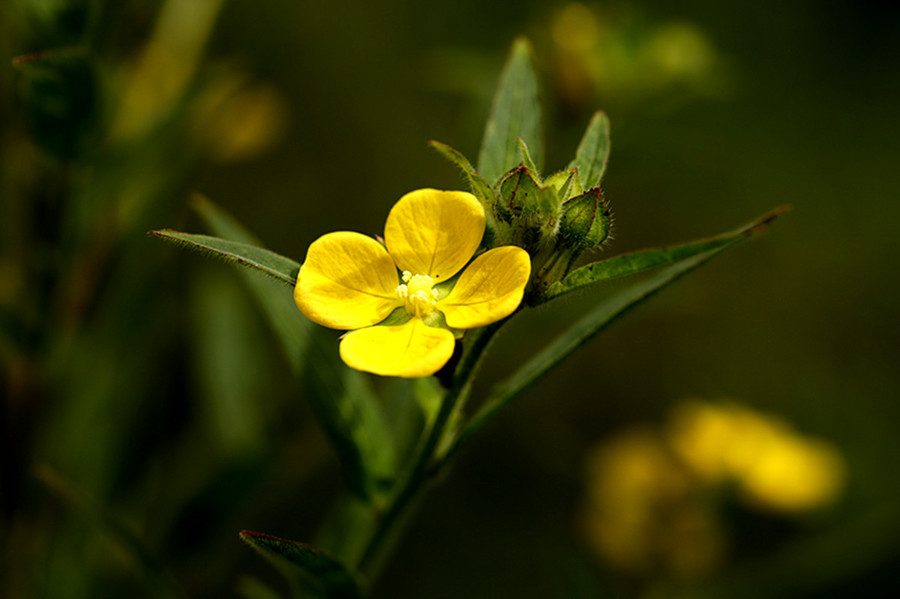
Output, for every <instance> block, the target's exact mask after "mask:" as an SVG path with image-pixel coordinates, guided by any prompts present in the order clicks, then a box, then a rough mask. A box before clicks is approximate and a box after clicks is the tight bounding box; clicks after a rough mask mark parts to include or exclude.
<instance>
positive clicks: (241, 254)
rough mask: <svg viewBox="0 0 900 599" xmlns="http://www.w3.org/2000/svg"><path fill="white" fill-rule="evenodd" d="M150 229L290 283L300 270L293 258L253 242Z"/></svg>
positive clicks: (171, 239)
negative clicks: (247, 242)
mask: <svg viewBox="0 0 900 599" xmlns="http://www.w3.org/2000/svg"><path fill="white" fill-rule="evenodd" d="M150 233H151V234H152V235H156V236H157V237H160V238H162V239H165V240H167V241H172V242H174V243H177V244H180V245H184V246H186V247H189V248H191V249H195V250H199V251H201V252H204V253H207V254H211V255H213V256H217V257H219V258H224V259H225V260H227V261H230V262H234V263H236V264H240V265H242V266H249V267H251V268H255V269H257V270H259V271H260V272H263V273H265V274H267V275H269V276H270V277H274V278H276V279H278V280H279V281H281V282H283V283H286V284H288V285H294V283H296V281H297V273H298V272H299V271H300V264H299V263H297V262H295V261H294V260H291V259H290V258H286V257H284V256H281V255H280V254H276V253H275V252H273V251H270V250H267V249H264V248H261V247H256V246H254V245H249V244H246V243H240V242H237V241H228V240H227V239H221V238H219V237H211V236H209V235H195V234H191V233H181V232H180V231H173V230H171V229H161V230H159V231H150Z"/></svg>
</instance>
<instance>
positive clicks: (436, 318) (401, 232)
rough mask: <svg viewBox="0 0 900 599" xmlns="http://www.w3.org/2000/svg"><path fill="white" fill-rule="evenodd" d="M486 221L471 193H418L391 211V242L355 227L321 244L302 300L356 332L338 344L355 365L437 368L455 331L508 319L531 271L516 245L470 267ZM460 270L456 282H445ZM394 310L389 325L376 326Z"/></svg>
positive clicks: (309, 311)
mask: <svg viewBox="0 0 900 599" xmlns="http://www.w3.org/2000/svg"><path fill="white" fill-rule="evenodd" d="M484 223H485V216H484V208H482V206H481V204H480V203H479V202H478V200H477V199H476V198H475V197H474V196H473V195H471V194H469V193H466V192H462V191H438V190H435V189H420V190H417V191H413V192H410V193H408V194H406V195H405V196H403V197H402V198H400V200H399V201H398V202H397V203H396V204H395V205H394V207H393V208H392V209H391V212H390V214H388V218H387V223H386V224H385V230H384V245H382V244H381V243H379V242H378V241H376V240H374V239H372V238H371V237H367V236H366V235H362V234H361V233H352V232H349V231H338V232H336V233H328V234H326V235H323V236H322V237H320V238H319V239H317V240H316V241H314V242H313V243H312V245H310V246H309V251H308V252H307V255H306V262H304V264H303V266H302V267H301V268H300V274H299V276H298V277H297V285H296V287H295V288H294V300H295V301H296V302H297V306H298V307H299V308H300V311H301V312H303V314H304V315H306V317H307V318H309V319H310V320H312V321H313V322H316V323H318V324H320V325H323V326H326V327H329V328H332V329H341V330H349V331H350V332H349V333H347V334H346V335H344V336H343V338H342V339H341V345H340V353H341V358H342V359H343V360H344V362H345V363H346V364H347V365H348V366H350V367H352V368H355V369H357V370H362V371H365V372H373V373H375V374H381V375H385V376H402V377H419V376H428V375H431V374H434V373H435V372H437V371H438V370H440V368H441V367H442V366H443V365H444V364H446V363H447V361H448V360H449V359H450V356H451V355H452V354H453V346H454V344H455V336H454V333H453V332H452V331H451V330H450V328H454V329H471V328H475V327H481V326H485V325H487V324H490V323H492V322H496V321H498V320H501V319H503V318H505V317H507V316H509V315H510V314H512V313H513V312H514V311H515V310H516V308H518V306H519V303H521V301H522V295H523V293H524V290H525V284H526V283H527V282H528V277H529V275H530V274H531V261H530V259H529V257H528V253H527V252H525V250H523V249H522V248H519V247H515V246H503V247H498V248H494V249H492V250H489V251H487V252H485V253H483V254H481V255H480V256H478V257H477V258H475V260H473V261H472V263H471V264H469V265H468V266H467V267H466V264H467V263H468V262H469V260H470V259H471V258H472V256H473V255H474V254H475V251H476V250H477V249H478V246H479V244H480V243H481V238H482V236H483V235H484ZM463 267H465V269H463ZM460 271H462V274H459V276H458V277H457V278H456V279H455V284H452V287H450V285H441V284H442V283H446V282H448V281H451V280H453V279H454V277H456V275H457V274H458V273H460ZM395 311H396V312H395ZM388 316H392V318H391V319H390V324H388V323H385V324H383V325H381V326H373V325H378V324H379V323H382V322H383V321H385V319H386V318H388Z"/></svg>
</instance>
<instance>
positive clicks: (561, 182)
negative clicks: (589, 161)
mask: <svg viewBox="0 0 900 599" xmlns="http://www.w3.org/2000/svg"><path fill="white" fill-rule="evenodd" d="M544 188H545V189H547V188H553V189H555V190H556V195H557V197H558V198H559V202H560V204H562V202H565V201H566V200H568V199H570V198H573V197H575V196H578V195H581V194H582V193H584V188H583V187H582V186H581V178H580V177H579V176H578V169H577V168H574V167H573V168H569V169H566V170H564V171H559V172H558V173H554V174H553V175H551V176H549V177H547V178H546V179H544Z"/></svg>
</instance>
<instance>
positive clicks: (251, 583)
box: [237, 576, 282, 599]
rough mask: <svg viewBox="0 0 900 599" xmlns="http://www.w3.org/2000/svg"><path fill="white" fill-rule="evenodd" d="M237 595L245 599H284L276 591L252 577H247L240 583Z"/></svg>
mask: <svg viewBox="0 0 900 599" xmlns="http://www.w3.org/2000/svg"><path fill="white" fill-rule="evenodd" d="M237 594H238V595H240V596H241V597H242V598H243V599H282V597H281V595H279V594H278V593H277V592H276V591H274V590H272V589H271V588H270V587H269V586H268V585H266V584H264V583H263V582H261V581H260V580H258V579H256V578H253V577H252V576H245V577H243V578H241V579H240V580H239V581H238V584H237Z"/></svg>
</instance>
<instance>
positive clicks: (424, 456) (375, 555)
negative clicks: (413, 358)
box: [358, 321, 504, 580]
mask: <svg viewBox="0 0 900 599" xmlns="http://www.w3.org/2000/svg"><path fill="white" fill-rule="evenodd" d="M503 322H504V321H501V322H497V323H494V324H492V325H489V326H487V327H484V328H483V329H481V330H479V331H478V332H477V333H476V334H475V337H474V339H473V341H472V344H471V346H470V347H469V348H468V350H467V351H466V352H465V353H464V354H463V358H462V360H461V362H460V364H459V366H458V367H457V369H456V373H455V375H454V377H453V385H452V386H451V388H450V390H449V391H448V392H447V395H446V396H445V397H444V401H443V402H442V403H441V408H440V410H439V412H438V414H437V416H436V417H435V420H434V424H433V425H432V426H431V428H430V429H429V430H428V432H427V433H426V435H425V437H424V441H423V442H422V444H421V445H420V446H419V449H418V450H417V452H416V456H415V459H414V460H413V461H412V465H411V467H410V468H409V470H408V471H407V473H406V476H405V477H404V478H403V479H402V480H401V483H400V484H399V485H398V486H397V491H396V493H395V494H394V496H393V497H392V498H391V500H390V502H389V503H388V505H387V506H386V510H385V512H384V514H383V515H382V516H381V519H380V520H379V521H378V523H377V525H376V528H375V530H374V531H373V533H372V536H371V537H370V539H369V542H368V545H367V547H366V548H365V550H364V551H363V553H362V557H361V558H360V560H359V564H358V570H359V571H360V572H363V573H364V574H365V575H366V576H367V578H369V580H373V579H374V578H375V577H377V574H378V572H379V571H380V569H381V567H382V566H383V565H384V564H383V562H384V560H385V558H386V557H387V553H388V550H389V548H390V547H391V545H392V543H391V541H392V540H393V539H394V538H395V537H396V534H397V533H398V532H399V528H400V527H399V525H400V524H401V523H402V522H403V521H404V520H405V519H407V518H408V516H409V512H411V511H412V510H411V509H410V508H411V507H412V506H413V504H414V503H415V501H416V500H418V499H419V498H420V497H421V494H422V492H423V491H424V490H425V488H426V486H427V483H428V482H429V481H430V480H432V479H433V477H434V475H435V474H436V469H435V468H433V466H434V465H435V464H434V459H435V457H436V455H437V452H438V449H439V448H440V447H441V444H442V441H443V440H444V436H445V435H446V433H447V430H446V429H447V424H448V423H449V422H451V421H452V418H451V416H452V415H453V414H454V412H455V411H456V409H457V407H458V406H459V404H460V401H461V399H462V398H463V397H464V396H465V395H466V393H467V392H468V389H469V386H470V384H471V382H472V378H473V375H474V374H475V371H476V370H477V367H478V365H479V363H480V362H481V358H482V356H483V355H484V350H485V348H486V347H487V346H488V344H489V343H490V341H491V339H492V338H493V336H494V334H495V333H496V332H497V330H498V329H499V328H500V326H501V325H502V323H503Z"/></svg>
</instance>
